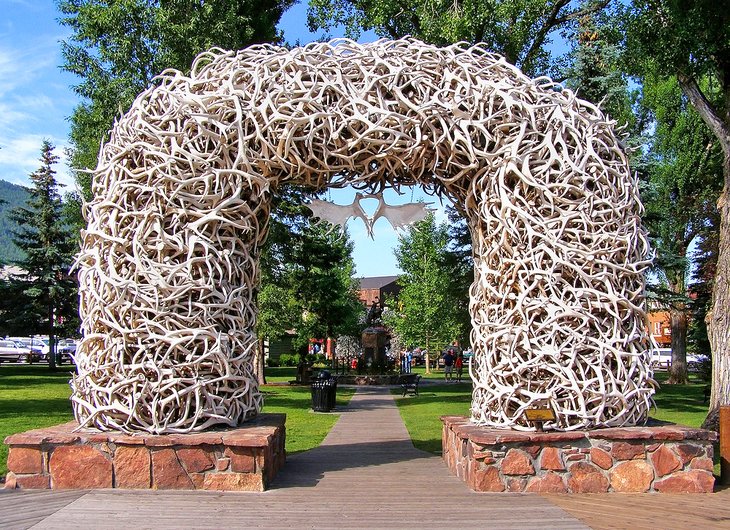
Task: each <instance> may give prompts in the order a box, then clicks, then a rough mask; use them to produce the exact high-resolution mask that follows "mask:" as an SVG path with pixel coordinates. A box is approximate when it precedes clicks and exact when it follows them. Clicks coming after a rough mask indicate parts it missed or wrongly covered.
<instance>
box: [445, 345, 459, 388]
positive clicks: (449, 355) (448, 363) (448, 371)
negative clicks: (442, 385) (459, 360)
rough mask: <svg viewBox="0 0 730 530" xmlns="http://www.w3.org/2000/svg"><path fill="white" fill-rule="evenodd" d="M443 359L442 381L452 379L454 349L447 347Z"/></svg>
mask: <svg viewBox="0 0 730 530" xmlns="http://www.w3.org/2000/svg"><path fill="white" fill-rule="evenodd" d="M443 359H444V381H453V380H454V374H453V369H454V361H455V360H456V358H455V357H454V350H452V349H449V350H447V351H446V353H445V354H444V356H443Z"/></svg>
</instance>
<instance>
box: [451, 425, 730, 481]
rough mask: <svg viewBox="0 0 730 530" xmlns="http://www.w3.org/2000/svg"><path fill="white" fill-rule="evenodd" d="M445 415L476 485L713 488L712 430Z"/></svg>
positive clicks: (455, 462)
mask: <svg viewBox="0 0 730 530" xmlns="http://www.w3.org/2000/svg"><path fill="white" fill-rule="evenodd" d="M441 420H442V421H443V424H444V428H443V439H442V444H443V458H444V460H445V461H446V463H447V465H448V466H449V469H451V471H452V473H454V474H455V475H457V476H458V477H459V478H461V479H462V480H464V481H465V482H466V483H467V485H468V486H469V487H470V488H471V489H473V490H475V491H492V492H501V491H507V492H534V493H607V492H624V493H626V492H633V493H637V492H638V493H643V492H658V493H711V492H712V491H713V487H714V482H715V479H714V477H713V474H712V469H713V460H712V457H713V446H712V442H713V441H714V440H715V439H716V433H714V432H712V431H706V430H702V429H690V428H687V427H681V426H677V425H661V426H654V427H629V428H612V429H595V430H590V431H573V432H545V433H541V432H522V431H512V430H508V429H494V428H486V427H478V426H475V425H472V424H471V423H470V422H469V420H468V419H467V418H464V417H461V416H444V417H442V418H441Z"/></svg>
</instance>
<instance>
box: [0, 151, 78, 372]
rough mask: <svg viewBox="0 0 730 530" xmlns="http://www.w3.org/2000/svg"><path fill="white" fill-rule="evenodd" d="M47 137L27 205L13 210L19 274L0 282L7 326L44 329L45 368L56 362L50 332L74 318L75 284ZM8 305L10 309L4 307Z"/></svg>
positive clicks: (70, 241)
mask: <svg viewBox="0 0 730 530" xmlns="http://www.w3.org/2000/svg"><path fill="white" fill-rule="evenodd" d="M53 149H54V146H53V145H52V144H51V143H50V142H49V141H47V140H45V141H44V142H43V146H42V147H41V158H40V161H41V167H40V168H39V169H38V171H36V172H35V173H33V174H31V175H30V179H31V181H32V183H33V187H32V188H31V189H30V197H29V199H28V202H27V204H26V206H24V207H19V208H17V209H15V210H14V211H13V212H12V218H13V220H14V221H15V222H16V223H18V226H19V228H18V230H17V231H16V232H15V233H14V238H13V242H14V243H15V244H16V245H17V246H18V247H19V248H20V249H22V250H23V251H24V253H25V256H26V257H25V258H24V259H23V260H21V261H19V262H18V266H19V267H20V268H21V269H23V271H24V272H23V273H21V274H18V275H16V276H14V277H12V278H11V279H9V280H8V282H6V283H5V284H4V285H3V290H4V291H5V293H12V294H13V295H14V296H13V298H12V299H9V298H8V297H7V296H3V297H2V301H0V303H2V304H3V305H6V307H5V308H3V309H5V311H2V314H3V315H4V318H5V320H6V325H12V324H13V323H14V324H15V325H16V326H18V325H19V323H21V322H23V323H24V325H25V327H26V330H28V331H30V332H31V333H42V334H46V335H48V337H49V340H50V353H49V356H48V363H49V367H50V368H51V369H52V370H53V369H55V367H56V363H55V361H56V359H55V335H56V332H57V330H58V329H59V327H60V324H62V323H63V322H65V323H66V324H68V320H69V319H70V320H74V319H75V318H76V299H77V287H76V282H75V279H74V278H73V277H71V276H70V275H69V268H70V266H71V263H72V259H73V253H74V250H75V245H76V243H75V240H74V239H73V237H72V236H71V234H70V233H69V231H68V228H67V226H66V223H65V222H64V218H63V215H62V209H63V205H62V202H61V196H60V194H59V192H58V187H59V185H58V182H57V181H56V171H55V170H54V169H53V166H54V165H55V164H56V163H57V162H58V156H56V155H55V154H54V153H53ZM7 304H12V306H13V308H12V309H11V310H10V311H8V309H9V308H8V307H7Z"/></svg>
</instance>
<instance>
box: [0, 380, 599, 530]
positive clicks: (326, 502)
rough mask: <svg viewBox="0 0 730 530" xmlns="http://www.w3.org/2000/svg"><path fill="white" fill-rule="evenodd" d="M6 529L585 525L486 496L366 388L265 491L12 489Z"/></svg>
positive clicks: (383, 394)
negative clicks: (416, 442) (418, 441)
mask: <svg viewBox="0 0 730 530" xmlns="http://www.w3.org/2000/svg"><path fill="white" fill-rule="evenodd" d="M0 528H63V529H67V528H82V529H83V528H88V529H92V528H93V529H97V528H125V529H128V528H135V529H136V528H154V529H160V528H297V529H299V528H399V529H405V528H419V529H428V528H438V529H446V528H449V529H451V528H520V529H525V528H540V529H547V528H561V529H571V528H587V527H586V526H585V525H584V524H583V523H581V522H580V521H579V520H578V519H576V518H575V517H573V516H572V515H570V514H568V512H566V511H564V510H563V509H561V508H558V507H557V506H556V505H555V504H553V503H551V502H549V501H548V500H547V499H545V498H543V497H540V496H538V495H521V494H479V493H474V492H472V491H470V490H469V489H468V488H467V487H466V486H465V485H464V484H463V483H462V482H461V481H460V480H458V479H457V478H455V477H453V476H452V475H451V474H450V473H449V471H448V469H447V468H446V465H445V464H444V463H443V462H442V461H441V459H440V458H438V457H436V456H433V455H431V454H429V453H424V452H422V451H419V450H417V449H415V448H414V447H413V445H412V444H411V441H410V438H409V436H408V432H407V431H406V429H405V426H404V425H403V421H402V420H401V418H400V415H399V413H398V410H397V408H396V406H395V403H394V401H393V398H392V397H391V395H390V393H389V390H388V389H387V388H374V387H370V388H360V389H358V392H357V393H356V394H355V395H354V396H353V398H352V401H351V402H350V405H349V406H348V407H347V409H346V410H344V411H342V416H341V417H340V419H339V421H338V422H337V424H336V425H335V427H334V428H333V429H332V431H331V432H330V433H329V435H328V436H327V438H326V439H325V440H324V442H323V443H322V445H321V446H320V447H318V448H316V449H314V450H312V451H307V452H305V453H300V454H297V455H294V456H291V457H289V459H288V460H287V464H286V466H285V467H284V469H283V470H282V472H281V473H280V474H279V476H278V477H277V479H276V480H275V482H274V484H273V487H272V489H270V490H269V491H267V492H264V493H228V492H225V493H223V492H218V493H216V492H199V491H188V492H177V491H175V492H170V491H123V490H96V491H89V492H84V491H74V492H69V491H65V492H58V491H17V492H9V491H4V492H3V493H0Z"/></svg>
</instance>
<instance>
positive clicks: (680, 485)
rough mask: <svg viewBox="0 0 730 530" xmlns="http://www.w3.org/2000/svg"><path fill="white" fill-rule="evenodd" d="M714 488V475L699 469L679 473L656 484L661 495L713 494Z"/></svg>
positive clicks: (655, 487) (655, 486) (656, 488)
mask: <svg viewBox="0 0 730 530" xmlns="http://www.w3.org/2000/svg"><path fill="white" fill-rule="evenodd" d="M714 486H715V477H714V476H713V475H712V473H711V472H708V471H703V470H699V469H693V470H692V471H679V472H677V473H675V474H674V475H671V476H669V477H667V478H665V479H663V480H658V481H657V482H655V483H654V489H655V490H657V491H659V492H661V493H712V490H713V488H714Z"/></svg>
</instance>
